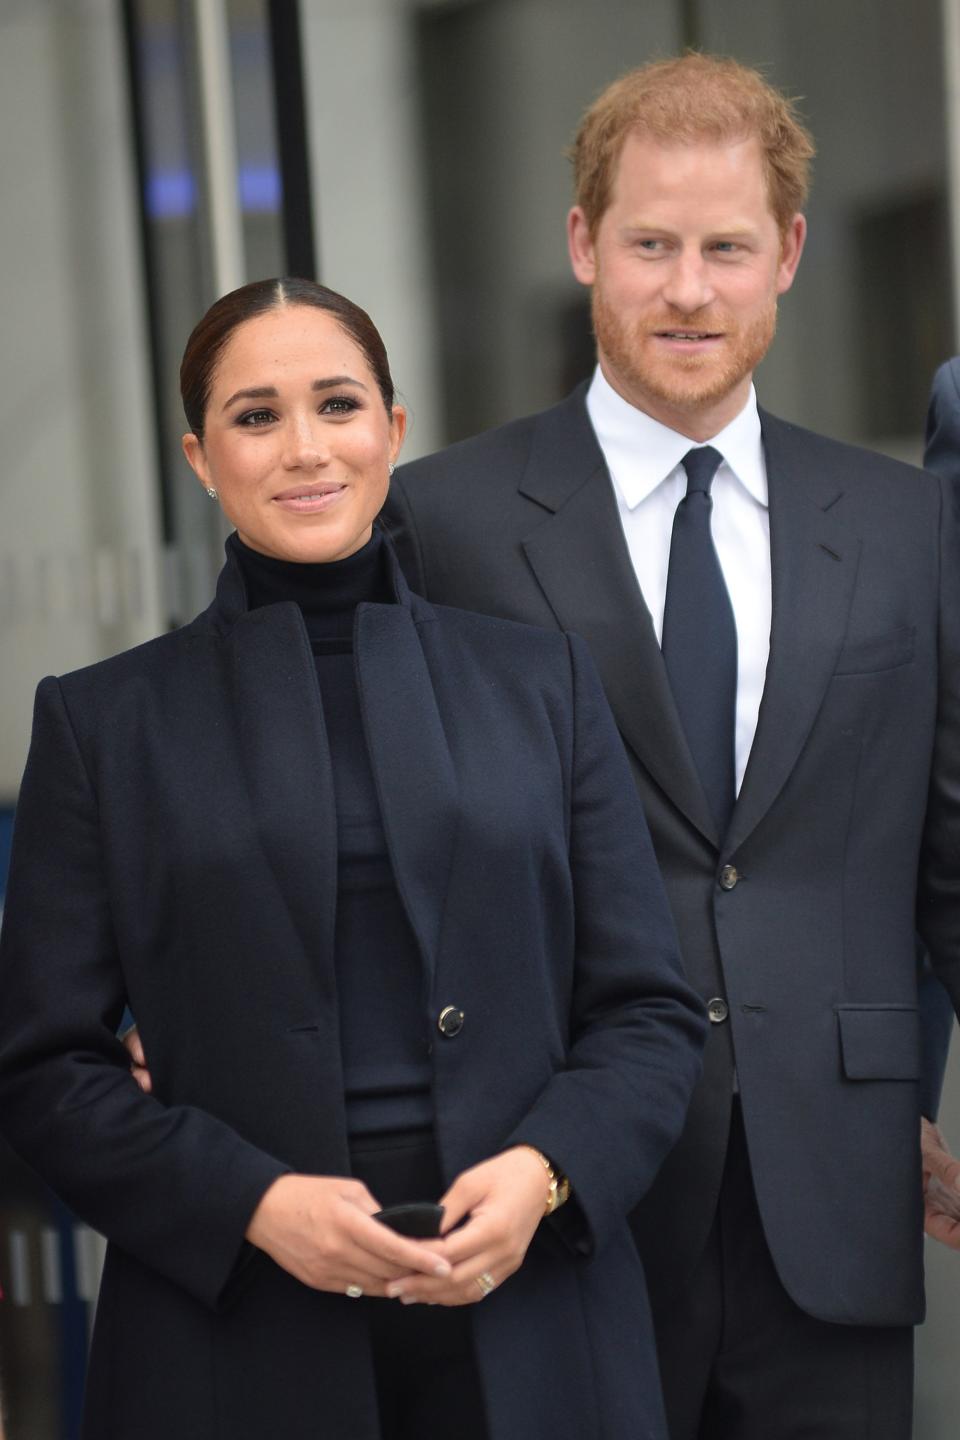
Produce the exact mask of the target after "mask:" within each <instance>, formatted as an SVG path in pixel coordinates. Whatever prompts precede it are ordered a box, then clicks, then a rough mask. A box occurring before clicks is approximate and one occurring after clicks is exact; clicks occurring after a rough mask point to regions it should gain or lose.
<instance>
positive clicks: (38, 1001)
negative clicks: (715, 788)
mask: <svg viewBox="0 0 960 1440" xmlns="http://www.w3.org/2000/svg"><path fill="white" fill-rule="evenodd" d="M396 589H397V603H396V604H391V605H362V606H360V607H359V608H358V612H357V617H356V624H355V637H354V639H355V656H356V666H357V677H358V685H359V693H360V700H361V708H362V713H363V719H364V725H365V728H366V735H367V741H368V745H369V750H370V754H371V760H372V764H373V768H374V773H375V776H376V779H377V784H378V790H379V793H380V796H381V804H382V810H383V819H384V828H385V832H386V835H387V840H388V845H389V849H390V854H391V857H392V860H393V865H394V870H395V875H396V879H397V884H398V888H399V891H400V894H401V898H402V901H403V904H404V906H405V909H406V911H407V914H408V917H409V919H410V922H411V924H412V927H413V929H414V932H415V934H416V936H417V939H418V941H419V946H420V950H421V954H422V957H423V963H424V968H425V976H426V983H425V986H424V997H425V998H424V1006H425V1013H424V1023H425V1026H429V1028H430V1030H431V1031H432V1033H433V1036H434V1048H433V1052H432V1053H433V1063H434V1092H435V1114H436V1130H437V1140H438V1146H439V1152H440V1157H441V1163H442V1166H443V1170H444V1174H445V1178H446V1179H447V1181H449V1180H451V1179H452V1178H453V1176H454V1175H456V1174H457V1173H458V1172H459V1171H461V1170H462V1169H463V1168H464V1167H466V1166H469V1165H471V1164H473V1163H475V1162H477V1161H479V1160H480V1159H481V1158H484V1157H486V1156H489V1155H490V1154H492V1153H494V1152H496V1151H498V1150H500V1149H503V1148H504V1147H506V1146H509V1145H511V1144H513V1143H516V1142H518V1141H520V1140H523V1141H526V1142H528V1143H530V1144H532V1145H534V1146H536V1147H538V1148H539V1149H541V1150H543V1151H544V1152H546V1153H547V1154H549V1155H550V1156H551V1157H553V1159H554V1160H555V1162H556V1163H557V1164H558V1165H559V1166H560V1167H561V1168H562V1169H563V1170H564V1171H565V1172H566V1173H567V1174H568V1175H569V1176H570V1178H571V1181H572V1184H573V1187H574V1190H575V1192H576V1197H577V1199H576V1205H577V1207H578V1208H577V1209H575V1208H574V1206H573V1205H571V1206H569V1207H567V1209H566V1210H561V1211H560V1212H558V1214H557V1216H556V1217H554V1218H553V1219H552V1220H550V1221H546V1222H544V1224H543V1225H542V1226H541V1227H540V1231H539V1232H538V1235H537V1236H536V1237H535V1240H534V1244H533V1245H532V1247H531V1250H530V1252H529V1254H528V1257H527V1260H526V1262H525V1264H524V1266H523V1267H522V1269H521V1270H520V1271H519V1272H518V1274H517V1275H515V1276H514V1277H513V1278H512V1279H510V1280H509V1281H508V1282H507V1283H505V1284H504V1285H503V1287H502V1288H500V1289H498V1290H497V1291H496V1292H495V1293H494V1294H493V1295H492V1296H491V1297H490V1298H489V1299H488V1300H486V1301H484V1302H483V1304H482V1305H479V1306H477V1307H475V1310H474V1312H473V1313H474V1314H475V1317H476V1343H477V1350H478V1358H479V1364H480V1369H481V1374H482V1378H483V1382H484V1387H485V1392H486V1395H487V1404H488V1409H489V1418H490V1426H491V1440H555V1437H556V1436H558V1435H561V1434H562V1435H570V1436H573V1435H575V1436H576V1437H577V1440H638V1437H641V1436H644V1437H647V1436H649V1437H660V1436H661V1435H662V1433H663V1431H662V1419H661V1411H660V1401H659V1396H658V1390H657V1380H656V1367H655V1360H654V1354H653V1341H652V1335H651V1330H650V1324H649V1318H648V1315H647V1308H646V1299H645V1289H644V1280H643V1274H642V1271H641V1267H640V1264H639V1261H638V1259H637V1256H636V1252H635V1250H634V1248H633V1246H632V1243H631V1240H630V1235H629V1231H628V1228H627V1225H626V1221H625V1219H624V1217H625V1215H626V1213H627V1211H628V1210H629V1208H630V1207H631V1206H632V1205H633V1204H635V1203H636V1201H637V1200H638V1199H639V1198H640V1196H641V1195H642V1194H643V1193H644V1192H645V1191H646V1189H647V1188H648V1187H649V1185H650V1184H651V1182H652V1180H653V1177H654V1176H655V1174H656V1172H657V1170H658V1168H659V1166H660V1163H661V1161H662V1160H663V1158H664V1156H665V1154H666V1153H667V1151H668V1150H669V1148H670V1146H671V1145H672V1144H673V1142H674V1140H675V1139H676V1137H677V1135H678V1134H679V1132H680V1129H681V1126H682V1122H683V1116H684V1112H685V1109H686V1105H687V1101H688V1098H689V1095H690V1092H691V1089H692V1087H693V1084H694V1082H695V1079H696V1075H697V1072H698V1068H699V1050H700V1044H701V1040H702V1028H703V1022H702V1018H701V1007H700V1005H699V1002H698V1001H697V1000H696V999H695V997H694V996H693V994H692V992H691V991H690V990H689V989H688V987H687V985H686V983H685V982H684V980H683V979H682V977H681V973H680V970H679V966H678V960H677V949H676V940H675V935H674V931H673V927H672V923H671V921H670V918H669V912H668V909H667V906H666V901H665V898H664V894H663V891H662V888H661V882H660V877H659V874H658V872H657V868H656V864H655V861H654V858H653V853H652V850H651V846H650V843H649V838H648V835H647V832H646V828H645V824H644V820H643V816H642V813H641V809H640V803H639V800H638V798H637V795H636V791H635V788H634V786H633V785H632V783H631V781H630V775H629V770H628V767H627V764H626V760H625V757H624V755H623V750H622V746H621V745H620V743H619V740H618V737H617V733H616V729H615V727H614V724H613V721H612V718H611V716H610V713H609V711H608V709H607V706H606V702H605V700H604V698H603V694H602V690H601V688H600V685H599V682H598V680H597V677H596V675H595V673H594V670H593V667H592V663H591V661H590V660H589V657H588V655H587V653H586V649H585V646H584V645H583V644H582V642H580V641H577V640H576V639H572V638H569V637H566V636H563V635H558V634H549V633H543V632H540V631H537V630H534V629H531V628H528V627H526V626H521V625H516V624H513V623H510V622H503V621H497V620H491V619H485V618H481V617H478V616H475V615H469V614H465V613H460V612H457V611H453V610H446V609H441V608H437V607H434V606H433V605H430V604H427V603H426V602H425V601H422V600H420V599H418V598H417V597H416V596H411V595H410V593H409V591H408V590H407V588H406V586H405V584H404V582H403V580H402V578H400V576H399V573H398V574H397V579H396ZM335 887H336V830H335V816H334V812H333V787H332V777H331V773H330V762H329V753H328V750H327V745H326V738H325V731H324V724H323V714H322V704H321V699H320V694H319V689H318V686H317V684H316V679H315V673H314V668H313V663H312V658H311V653H310V647H309V643H308V640H307V636H306V631H305V627H304V624H303V620H302V617H301V615H300V612H299V610H298V609H297V607H296V606H295V605H293V604H292V603H289V604H287V603H285V604H277V605H271V606H267V607H265V608H263V609H258V610H255V611H249V610H248V609H247V607H246V598H245V593H244V589H243V583H242V580H241V578H240V575H239V573H238V571H237V570H236V569H235V568H234V567H233V565H232V564H231V563H228V565H227V567H226V569H225V570H224V572H223V575H222V576H221V580H220V584H219V587H218V591H217V598H216V601H215V603H214V604H213V605H212V606H211V608H210V609H209V610H208V611H206V612H205V613H204V614H203V615H201V616H200V617H199V618H198V619H197V620H196V621H194V622H193V623H192V624H191V625H189V626H187V627H186V628H185V629H183V630H180V631H178V632H176V633H174V634H171V635H167V636H164V637H161V638H160V639H157V640H155V641H152V642H150V643H149V644H147V645H144V646H141V647H139V648H138V649H135V650H132V651H129V652H127V653H126V654H123V655H119V656H117V657H115V658H114V659H112V660H108V661H105V662H103V663H101V664H99V665H95V666H92V667H90V668H89V669H86V670H82V671H79V672H77V673H75V674H72V675H68V676H66V677H64V678H63V679H61V680H55V679H47V680H45V681H43V683H42V684H41V686H40V689H39V692H38V698H37V709H36V717H35V727H34V735H33V742H32V746H31V751H30V758H29V761H28V765H27V771H26V774H25V777H24V782H23V788H22V791H21V797H20V804H19V808H18V812H17V819H16V827H15V837H14V850H13V859H12V866H11V874H10V884H9V890H8V899H7V913H6V920H5V924H4V930H3V936H2V942H0V1117H2V1120H0V1123H2V1127H3V1130H4V1131H5V1132H6V1134H7V1135H8V1137H9V1138H10V1140H11V1142H12V1143H13V1144H14V1146H15V1147H16V1148H17V1149H18V1150H19V1151H20V1153H21V1154H22V1155H23V1156H24V1157H25V1158H26V1159H27V1160H28V1161H29V1162H30V1163H31V1164H33V1165H34V1166H35V1167H36V1169H37V1170H38V1171H39V1172H40V1174H41V1175H43V1176H44V1177H45V1178H46V1179H47V1180H48V1181H49V1182H50V1183H51V1184H52V1185H53V1186H54V1187H55V1188H56V1189H57V1190H58V1191H59V1192H60V1194H62V1195H63V1196H64V1198H65V1199H66V1200H67V1201H68V1203H69V1204H70V1205H71V1206H72V1207H73V1208H74V1209H75V1210H76V1211H77V1213H78V1214H79V1215H81V1216H82V1217H83V1218H84V1219H85V1220H86V1221H87V1222H88V1223H90V1224H91V1225H93V1226H95V1227H96V1228H97V1229H99V1230H101V1231H102V1232H103V1233H104V1234H105V1235H107V1237H108V1238H109V1241H110V1246H109V1250H108V1254H107V1261H106V1268H105V1273H104V1279H103V1287H102V1292H101V1299H100V1305H99V1310H98V1315H97V1323H96V1331H95V1337H94V1341H93V1354H92V1359H91V1369H90V1379H89V1387H88V1402H87V1418H86V1429H85V1432H84V1433H85V1435H86V1436H87V1437H89V1440H121V1437H127V1436H129V1437H136V1440H161V1437H162V1440H170V1437H171V1436H176V1437H177V1440H216V1437H220V1440H246V1437H249V1440H254V1437H257V1440H260V1437H262V1436H263V1435H266V1434H273V1435H282V1436H283V1437H284V1440H301V1437H302V1440H307V1437H310V1440H316V1437H318V1436H323V1437H330V1440H348V1437H350V1440H375V1437H376V1435H377V1433H378V1429H377V1420H376V1412H375V1402H374V1393H373V1382H372V1375H371V1366H370V1357H369V1353H368V1348H367V1342H366V1336H365V1332H364V1329H363V1321H362V1317H361V1315H360V1313H359V1307H354V1306H352V1305H351V1303H350V1302H349V1301H347V1300H346V1299H345V1298H343V1297H341V1296H338V1295H330V1294H325V1293H320V1292H315V1291H312V1290H310V1289H308V1288H307V1287H305V1286H303V1285H301V1284H299V1283H298V1282H297V1281H295V1280H293V1279H292V1278H291V1277H290V1276H289V1275H287V1274H286V1273H285V1272H283V1271H282V1270H280V1269H279V1268H278V1267H277V1266H275V1265H274V1264H273V1262H272V1261H270V1260H269V1259H268V1258H267V1257H266V1256H264V1255H262V1254H260V1253H258V1252H253V1251H252V1250H251V1248H250V1247H249V1246H246V1245H245V1242H244V1240H243V1236H244V1231H245V1228H246V1225H247V1223H248V1221H249V1218H250V1215H251V1213H252V1212H253V1210H254V1208H255V1207H256V1204H257V1202H258V1200H259V1198H260V1196H261V1195H262V1193H263V1192H264V1190H265V1189H266V1188H267V1187H268V1186H269V1185H270V1183H271V1182H272V1181H273V1179H274V1178H275V1177H276V1176H278V1175H279V1174H281V1173H283V1172H284V1171H286V1170H287V1169H290V1168H293V1169H295V1170H298V1171H304V1172H313V1173H346V1172H347V1170H348V1156H347V1137H346V1131H345V1123H344V1110H343V1077H342V1072H341V1061H340V1052H339V1032H338V1015H337V999H336V994H335V989H334V968H333V953H332V948H333V923H334V902H335ZM125 1003H129V1005H130V1007H131V1009H132V1010H133V1012H134V1014H135V1015H136V1017H137V1021H138V1023H139V1025H140V1029H141V1033H142V1036H143V1041H144V1044H145V1047H146V1051H147V1054H148V1056H149V1057H150V1064H151V1069H152V1072H153V1076H154V1094H153V1096H146V1095H144V1094H142V1093H141V1092H140V1090H139V1089H138V1088H137V1086H136V1085H135V1084H134V1082H133V1081H132V1079H131V1078H130V1075H129V1072H128V1067H127V1057H126V1055H125V1052H124V1051H123V1049H122V1047H121V1046H120V1044H119V1042H118V1041H117V1040H116V1038H115V1035H116V1029H117V1025H118V1023H119V1021H120V1017H121V1013H122V1010H123V1006H124V1004H125ZM448 1004H454V1005H457V1006H458V1007H460V1008H461V1009H462V1010H463V1011H464V1013H465V1024H464V1027H463V1029H462V1031H461V1033H460V1034H459V1035H458V1036H456V1037H455V1038H446V1037H444V1036H442V1035H441V1034H440V1032H439V1031H438V1030H437V1028H436V1024H435V1021H436V1017H437V1015H438V1014H439V1012H440V1011H441V1010H442V1009H443V1007H444V1006H446V1005H448ZM578 1221H579V1223H578ZM384 1303H391V1302H386V1301H385V1302H384Z"/></svg>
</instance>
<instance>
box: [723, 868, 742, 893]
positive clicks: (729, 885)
mask: <svg viewBox="0 0 960 1440" xmlns="http://www.w3.org/2000/svg"><path fill="white" fill-rule="evenodd" d="M739 879H740V872H739V871H738V870H737V867H736V865H724V867H723V869H722V870H721V871H720V889H721V890H732V889H733V888H734V886H735V885H736V883H737V881H738V880H739Z"/></svg>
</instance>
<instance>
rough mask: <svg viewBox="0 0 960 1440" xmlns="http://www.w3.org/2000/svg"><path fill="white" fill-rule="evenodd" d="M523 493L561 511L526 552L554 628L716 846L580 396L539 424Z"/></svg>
mask: <svg viewBox="0 0 960 1440" xmlns="http://www.w3.org/2000/svg"><path fill="white" fill-rule="evenodd" d="M521 490H522V492H523V493H524V494H525V495H527V496H528V498H530V499H532V500H536V501H537V502H538V503H539V504H541V505H543V506H544V507H545V508H546V509H548V510H552V511H553V512H555V513H553V514H552V515H551V517H550V518H549V519H547V520H545V521H544V522H543V523H542V524H541V525H540V526H539V527H538V528H537V529H536V530H535V531H534V532H533V534H532V535H530V536H529V537H528V538H527V539H526V540H525V541H524V542H523V549H524V551H525V553H526V556H527V559H528V561H529V563H530V565H531V567H532V569H533V571H534V574H535V575H536V577H537V581H538V583H539V585H540V587H541V589H542V590H543V592H544V594H545V595H546V597H547V600H548V601H549V603H550V606H551V609H552V610H553V612H554V614H555V615H556V617H557V621H558V623H559V624H560V625H561V627H562V628H563V629H565V630H573V631H575V632H576V633H577V634H578V635H581V636H582V637H583V639H584V640H586V642H587V644H588V645H589V647H590V650H591V652H592V654H593V658H594V660H595V662H596V664H597V668H598V670H599V672H600V677H601V679H602V680H603V684H604V688H605V690H606V693H607V699H608V700H609V702H610V707H611V709H612V710H613V713H614V716H615V718H616V721H617V725H618V727H619V729H620V733H621V735H622V736H623V738H624V740H625V742H626V744H627V745H628V746H629V748H630V749H631V750H632V751H633V752H634V754H635V755H636V756H637V758H638V759H639V761H640V762H641V764H642V765H643V766H644V768H645V769H646V770H647V771H648V772H649V774H650V775H651V776H652V778H653V779H654V780H655V781H656V783H657V784H658V785H659V786H660V788H661V789H662V790H664V791H665V793H666V794H667V795H669V796H670V799H671V800H672V802H673V803H674V804H675V805H676V806H677V807H678V808H679V809H680V810H682V811H683V813H684V814H685V815H686V816H687V818H688V819H689V820H690V821H691V822H692V824H694V825H695V826H696V827H697V829H698V830H700V831H701V832H702V833H703V834H704V835H705V836H706V837H707V838H708V839H709V840H710V841H711V842H712V843H713V844H716V843H717V841H718V838H719V837H718V835H717V831H716V824H715V822H714V819H713V816H712V814H711V812H710V808H709V805H708V804H707V800H706V796H705V795H704V793H703V787H702V785H701V783H700V777H699V775H698V774H697V772H696V769H695V767H694V763H693V759H692V757H691V755H690V751H689V747H688V746H687V742H686V739H685V737H684V735H683V732H682V730H681V727H680V721H679V718H678V716H677V711H676V706H675V705H674V703H673V695H672V694H671V691H670V685H669V681H668V680H667V673H666V670H665V668H664V664H663V658H662V656H661V654H660V646H659V645H658V644H657V637H656V634H655V632H654V629H653V623H652V621H651V619H650V613H649V611H648V610H647V607H646V605H645V604H644V601H643V596H642V595H641V593H640V587H639V585H638V584H637V578H636V575H635V573H634V570H633V565H632V564H631V561H630V554H629V551H628V550H627V545H626V541H625V540H624V536H623V528H622V526H621V524H620V516H619V514H618V512H617V505H616V500H615V498H614V495H613V488H612V486H611V483H610V477H609V475H608V473H607V469H606V466H605V464H604V462H603V456H602V454H601V451H600V447H599V445H598V444H597V441H596V437H595V436H594V433H593V429H592V427H591V426H590V423H589V420H588V418H587V415H586V410H585V408H584V401H583V392H582V391H579V392H576V393H575V395H573V396H571V398H570V399H569V400H567V401H565V402H564V404H563V405H561V406H558V407H557V409H556V410H554V411H552V412H550V423H549V424H541V426H540V429H539V432H538V435H537V437H536V438H535V441H534V445H533V447H532V450H531V457H530V461H529V464H528V467H527V471H526V474H525V476H524V479H523V482H522V484H521Z"/></svg>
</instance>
